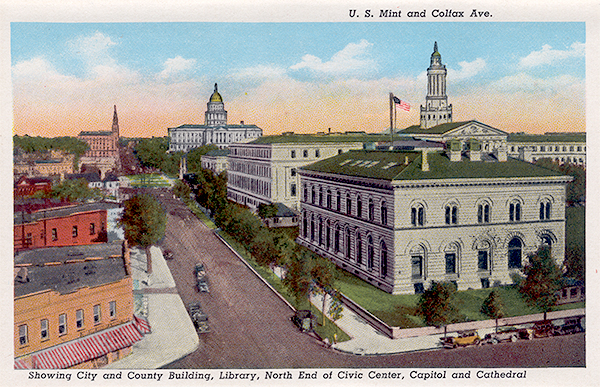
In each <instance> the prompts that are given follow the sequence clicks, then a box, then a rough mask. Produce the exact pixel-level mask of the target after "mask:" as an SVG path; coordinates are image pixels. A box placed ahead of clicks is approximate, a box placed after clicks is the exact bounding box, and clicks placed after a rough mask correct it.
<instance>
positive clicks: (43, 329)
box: [40, 319, 49, 340]
mask: <svg viewBox="0 0 600 387" xmlns="http://www.w3.org/2000/svg"><path fill="white" fill-rule="evenodd" d="M48 337H49V335H48V320H47V319H43V320H40V339H42V340H46V339H48Z"/></svg>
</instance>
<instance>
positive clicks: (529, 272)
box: [519, 246, 562, 313]
mask: <svg viewBox="0 0 600 387" xmlns="http://www.w3.org/2000/svg"><path fill="white" fill-rule="evenodd" d="M523 273H524V274H525V279H524V280H523V281H522V282H521V285H520V287H519V291H520V292H521V294H522V295H523V297H524V298H525V301H526V302H527V303H528V304H529V305H531V306H533V307H536V308H538V309H540V310H541V311H542V312H544V313H546V312H549V311H551V310H552V309H553V308H554V306H555V305H556V301H557V298H556V292H557V291H558V290H559V289H560V287H561V278H562V273H561V271H560V269H559V267H558V266H557V265H556V262H554V259H553V258H552V255H551V251H550V248H548V247H547V246H544V247H542V248H540V249H539V250H538V251H537V252H536V253H535V254H532V255H530V256H529V262H528V263H527V265H525V267H524V268H523Z"/></svg>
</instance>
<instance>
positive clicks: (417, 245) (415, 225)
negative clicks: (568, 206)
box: [298, 151, 571, 294]
mask: <svg viewBox="0 0 600 387" xmlns="http://www.w3.org/2000/svg"><path fill="white" fill-rule="evenodd" d="M425 154H427V153H421V154H419V153H418V152H364V151H352V152H349V153H348V154H344V155H340V156H337V157H334V158H332V159H330V160H326V161H323V162H319V163H315V164H312V165H310V166H307V167H305V168H301V169H300V170H299V175H300V177H301V184H302V195H301V199H302V200H301V203H300V210H301V221H300V236H299V238H298V242H299V243H301V244H303V245H304V246H306V247H308V248H310V249H311V250H313V251H315V252H317V253H318V254H320V255H322V256H324V257H327V258H330V259H331V260H332V261H333V262H335V263H336V264H337V265H338V266H340V267H342V268H344V269H345V270H347V271H349V272H351V273H353V274H355V275H357V276H359V277H360V278H363V279H364V280H366V281H368V282H369V283H371V284H373V285H374V286H376V287H379V288H381V289H383V290H385V291H387V292H390V293H393V294H406V293H415V292H416V293H419V292H421V291H422V290H423V289H425V288H427V287H428V286H429V284H430V283H431V281H452V282H455V283H456V285H457V287H458V289H459V290H463V289H468V288H482V287H488V286H492V285H494V284H506V283H511V278H510V275H511V274H512V273H513V272H515V273H518V272H520V270H521V268H522V267H523V265H524V264H525V260H526V256H527V254H530V253H533V252H535V251H536V250H537V249H538V248H539V247H540V246H541V245H542V244H544V243H545V244H549V245H551V246H552V255H553V257H554V259H555V260H556V261H557V263H558V264H562V261H563V259H564V248H565V247H564V239H565V229H564V227H565V204H564V203H565V186H566V184H567V182H568V181H570V179H571V178H570V177H566V176H561V175H559V174H556V173H554V172H550V171H547V170H545V169H542V168H539V167H536V166H534V165H532V164H529V163H525V162H522V161H518V160H513V159H509V160H507V161H500V160H499V159H497V158H495V157H493V156H491V155H487V154H485V155H476V152H473V153H472V154H473V155H474V156H475V158H474V159H469V158H466V157H465V155H461V156H460V157H459V158H458V159H457V160H456V161H451V159H450V152H448V154H442V153H440V152H431V153H430V154H428V155H427V156H424V155H425Z"/></svg>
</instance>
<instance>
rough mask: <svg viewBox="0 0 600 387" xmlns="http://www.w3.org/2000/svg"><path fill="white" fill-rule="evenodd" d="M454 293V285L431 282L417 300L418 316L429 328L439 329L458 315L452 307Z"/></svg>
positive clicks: (454, 307) (456, 310)
mask: <svg viewBox="0 0 600 387" xmlns="http://www.w3.org/2000/svg"><path fill="white" fill-rule="evenodd" d="M455 293H456V287H455V286H454V284H452V283H450V282H435V281H433V282H432V283H431V286H430V287H429V289H427V290H425V292H423V294H421V297H420V298H419V302H418V305H417V311H418V314H419V315H420V316H421V317H422V318H423V320H424V321H425V323H426V324H427V325H429V326H436V327H439V326H442V325H446V324H448V323H449V322H452V321H453V319H454V318H456V315H457V314H458V309H457V308H456V306H454V305H453V298H454V294H455Z"/></svg>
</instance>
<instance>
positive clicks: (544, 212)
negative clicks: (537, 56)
mask: <svg viewBox="0 0 600 387" xmlns="http://www.w3.org/2000/svg"><path fill="white" fill-rule="evenodd" d="M444 211H445V217H444V218H445V224H447V225H455V224H459V208H458V205H456V204H449V205H446V206H445V207H444ZM551 213H552V203H550V202H549V201H548V200H543V201H541V202H540V203H539V220H549V219H551ZM491 214H492V207H491V205H490V204H488V203H482V204H478V205H477V223H490V222H491ZM508 220H509V221H510V222H521V221H523V215H522V204H521V202H519V201H512V202H510V203H509V205H508ZM425 222H426V218H425V206H424V205H423V204H421V203H417V204H414V205H413V206H412V207H411V209H410V223H411V225H412V226H414V227H422V226H424V225H425Z"/></svg>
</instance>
